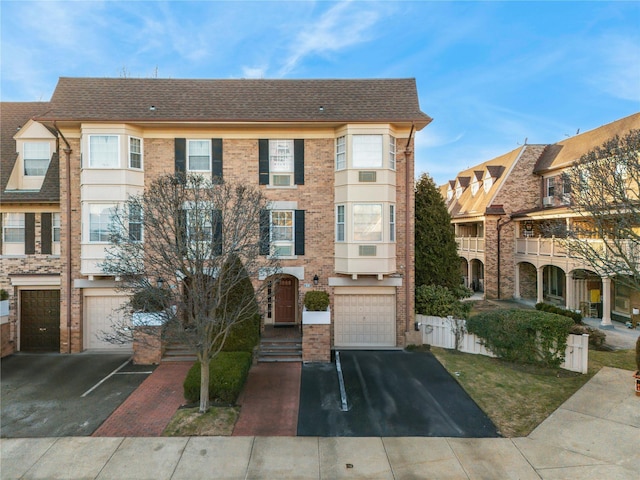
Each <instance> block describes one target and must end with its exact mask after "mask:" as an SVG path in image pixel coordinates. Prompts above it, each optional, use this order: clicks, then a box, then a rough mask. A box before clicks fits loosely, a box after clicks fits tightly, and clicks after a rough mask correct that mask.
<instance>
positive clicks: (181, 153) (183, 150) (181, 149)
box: [174, 138, 187, 173]
mask: <svg viewBox="0 0 640 480" xmlns="http://www.w3.org/2000/svg"><path fill="white" fill-rule="evenodd" d="M174 143H175V162H176V163H175V165H176V173H185V172H186V171H187V140H186V139H185V138H176V139H175V141H174Z"/></svg>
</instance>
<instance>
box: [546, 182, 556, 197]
mask: <svg viewBox="0 0 640 480" xmlns="http://www.w3.org/2000/svg"><path fill="white" fill-rule="evenodd" d="M555 191H556V179H555V177H549V178H547V197H553V196H554V194H555Z"/></svg>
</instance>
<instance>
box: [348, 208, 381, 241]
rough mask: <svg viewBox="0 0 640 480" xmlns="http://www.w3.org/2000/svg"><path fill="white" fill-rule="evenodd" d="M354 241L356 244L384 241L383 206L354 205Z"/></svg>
mask: <svg viewBox="0 0 640 480" xmlns="http://www.w3.org/2000/svg"><path fill="white" fill-rule="evenodd" d="M353 240H354V241H355V242H381V241H382V205H381V204H355V205H353Z"/></svg>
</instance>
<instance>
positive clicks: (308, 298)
mask: <svg viewBox="0 0 640 480" xmlns="http://www.w3.org/2000/svg"><path fill="white" fill-rule="evenodd" d="M304 306H305V307H306V309H307V310H309V311H310V312H324V311H325V310H326V309H327V308H328V307H329V294H328V293H327V292H325V291H322V290H310V291H308V292H307V293H305V295H304Z"/></svg>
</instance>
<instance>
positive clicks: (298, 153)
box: [293, 139, 304, 185]
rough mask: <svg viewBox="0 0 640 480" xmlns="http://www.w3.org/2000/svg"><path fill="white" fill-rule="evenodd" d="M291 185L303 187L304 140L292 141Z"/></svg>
mask: <svg viewBox="0 0 640 480" xmlns="http://www.w3.org/2000/svg"><path fill="white" fill-rule="evenodd" d="M293 183H295V184H296V185H304V140H302V139H298V140H294V141H293Z"/></svg>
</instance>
